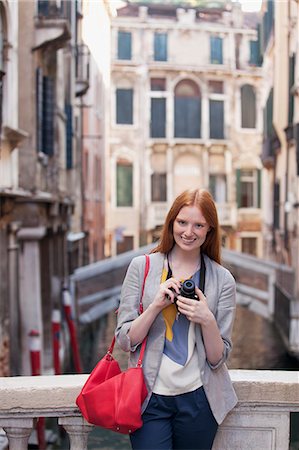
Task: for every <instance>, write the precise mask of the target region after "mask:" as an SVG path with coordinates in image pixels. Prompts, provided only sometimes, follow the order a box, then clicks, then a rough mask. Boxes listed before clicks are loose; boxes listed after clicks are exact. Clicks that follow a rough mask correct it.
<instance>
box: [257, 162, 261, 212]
mask: <svg viewBox="0 0 299 450" xmlns="http://www.w3.org/2000/svg"><path fill="white" fill-rule="evenodd" d="M261 202H262V171H261V170H259V169H258V170H257V207H258V208H260V207H261Z"/></svg>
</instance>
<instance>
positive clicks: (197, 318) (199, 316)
mask: <svg viewBox="0 0 299 450" xmlns="http://www.w3.org/2000/svg"><path fill="white" fill-rule="evenodd" d="M195 292H196V294H197V296H198V298H199V300H194V299H190V298H186V297H183V296H182V295H179V296H178V297H177V307H178V310H179V312H180V313H181V314H184V315H185V316H186V317H187V319H188V320H190V322H195V323H199V324H201V325H206V324H208V323H209V321H211V320H213V319H214V316H213V314H212V312H211V311H210V309H209V306H208V303H207V299H206V297H205V296H204V294H203V293H202V291H201V290H200V289H199V288H198V287H196V288H195Z"/></svg>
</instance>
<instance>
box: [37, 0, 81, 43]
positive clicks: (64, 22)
mask: <svg viewBox="0 0 299 450" xmlns="http://www.w3.org/2000/svg"><path fill="white" fill-rule="evenodd" d="M71 5H72V2H58V1H57V0H39V1H38V2H37V17H36V18H35V45H34V48H33V50H37V49H41V48H47V47H49V46H51V47H53V48H54V49H56V50H57V49H59V48H63V47H64V46H65V45H66V43H67V42H68V41H69V40H70V38H71V31H70V18H71Z"/></svg>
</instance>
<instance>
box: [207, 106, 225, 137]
mask: <svg viewBox="0 0 299 450" xmlns="http://www.w3.org/2000/svg"><path fill="white" fill-rule="evenodd" d="M210 138H211V139H224V102H223V100H210Z"/></svg>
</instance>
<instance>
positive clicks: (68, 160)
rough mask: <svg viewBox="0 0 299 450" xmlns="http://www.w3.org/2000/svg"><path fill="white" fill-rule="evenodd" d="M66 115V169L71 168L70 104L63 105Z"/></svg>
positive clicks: (71, 125)
mask: <svg viewBox="0 0 299 450" xmlns="http://www.w3.org/2000/svg"><path fill="white" fill-rule="evenodd" d="M65 115H66V168H67V169H71V168H72V167H73V107H72V105H70V104H68V103H67V104H66V105H65Z"/></svg>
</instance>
